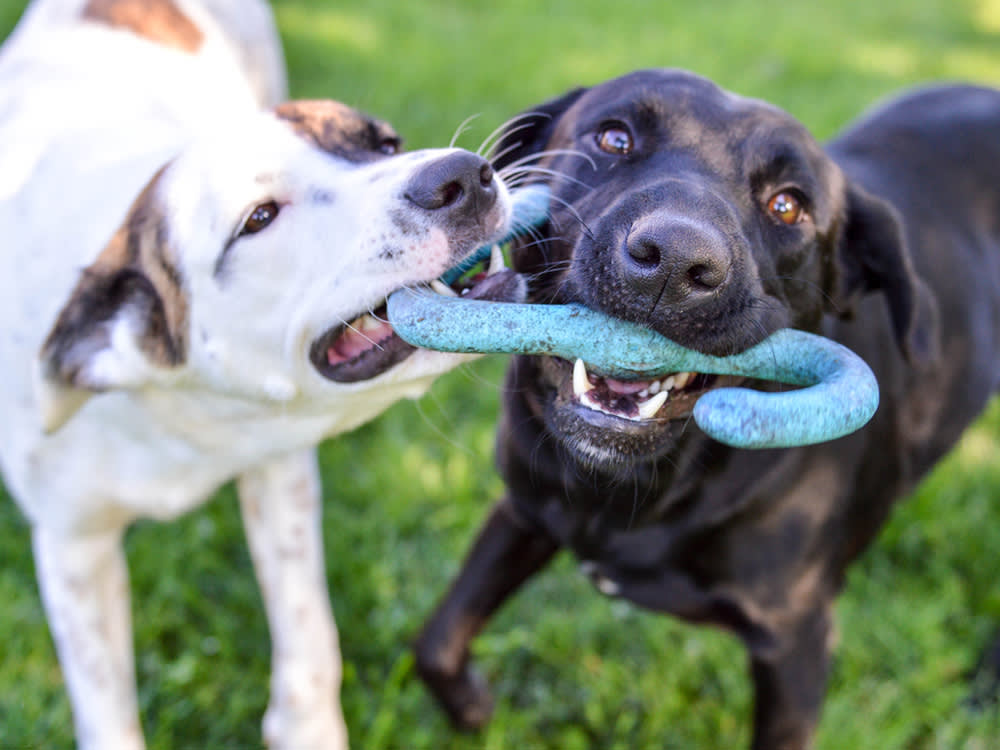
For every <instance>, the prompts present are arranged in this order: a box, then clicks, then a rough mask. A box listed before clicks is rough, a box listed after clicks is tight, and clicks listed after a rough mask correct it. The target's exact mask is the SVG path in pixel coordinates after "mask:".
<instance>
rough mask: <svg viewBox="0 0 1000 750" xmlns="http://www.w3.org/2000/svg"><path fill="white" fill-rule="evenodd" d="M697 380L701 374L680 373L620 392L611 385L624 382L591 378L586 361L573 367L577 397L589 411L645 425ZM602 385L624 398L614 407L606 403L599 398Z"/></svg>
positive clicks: (574, 387)
mask: <svg viewBox="0 0 1000 750" xmlns="http://www.w3.org/2000/svg"><path fill="white" fill-rule="evenodd" d="M696 377H697V373H694V372H676V373H673V374H671V375H666V376H665V377H663V378H660V379H659V380H653V381H649V382H644V383H643V384H642V385H643V387H641V388H638V389H636V390H632V389H631V388H627V389H623V390H621V392H620V393H618V390H617V389H616V388H615V387H613V386H611V383H616V384H617V385H618V386H621V385H624V384H623V383H617V381H608V380H606V379H602V378H598V377H596V376H591V375H590V374H589V373H588V372H587V366H586V365H585V364H584V362H583V360H582V359H577V360H576V362H575V363H574V364H573V395H574V396H575V397H576V398H577V400H578V401H579V402H580V403H581V404H582V405H583V406H586V407H587V408H588V409H592V410H594V411H599V412H603V413H604V414H610V415H611V416H614V417H619V418H622V419H630V420H632V421H634V422H642V421H645V420H650V419H655V418H656V415H657V414H658V413H659V411H660V409H662V408H663V405H664V404H665V403H667V401H669V400H670V394H671V391H675V390H676V391H680V390H682V389H683V388H686V387H687V386H688V385H690V384H691V382H692V381H693V380H694V379H695V378H696ZM602 382H603V384H604V386H605V390H609V391H611V392H612V393H618V395H620V397H621V398H620V399H618V401H616V402H615V403H614V404H613V405H609V404H606V403H603V402H602V400H601V399H599V398H597V391H598V385H599V384H601V383H602Z"/></svg>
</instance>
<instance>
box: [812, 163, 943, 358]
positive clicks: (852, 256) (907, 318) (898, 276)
mask: <svg viewBox="0 0 1000 750" xmlns="http://www.w3.org/2000/svg"><path fill="white" fill-rule="evenodd" d="M836 256H837V257H836V258H835V259H834V265H835V268H836V270H835V271H834V276H835V280H834V284H833V291H832V293H831V303H832V306H833V312H836V313H840V314H841V315H843V316H844V317H848V316H849V315H850V314H851V312H852V311H853V308H854V305H855V304H856V302H857V299H858V297H860V296H861V295H863V294H865V293H868V292H875V291H881V292H883V293H884V294H885V298H886V302H887V304H888V305H889V316H890V319H891V320H892V328H893V332H894V333H895V336H896V342H897V343H898V344H899V348H900V350H901V351H902V353H903V355H904V356H905V357H906V359H907V361H909V362H910V363H911V364H913V365H923V364H926V363H929V362H931V361H933V360H934V359H936V358H937V356H938V351H939V346H938V320H937V318H938V313H937V305H936V304H935V302H934V299H933V297H932V296H931V294H930V291H929V290H928V288H927V286H926V285H925V284H924V282H923V281H922V280H921V279H920V278H919V277H918V276H917V274H916V271H915V270H914V268H913V260H912V258H911V256H910V251H909V247H908V245H907V242H906V235H905V233H904V230H903V224H902V221H901V220H900V218H899V214H898V212H897V211H896V209H895V208H894V207H893V206H892V205H891V204H890V203H889V202H888V201H886V200H883V199H882V198H879V197H878V196H875V195H873V194H871V193H869V192H867V191H866V190H864V189H863V188H862V187H860V186H858V185H856V184H853V183H848V187H847V206H846V215H845V219H844V224H843V230H842V232H841V236H840V240H839V243H838V244H837V247H836Z"/></svg>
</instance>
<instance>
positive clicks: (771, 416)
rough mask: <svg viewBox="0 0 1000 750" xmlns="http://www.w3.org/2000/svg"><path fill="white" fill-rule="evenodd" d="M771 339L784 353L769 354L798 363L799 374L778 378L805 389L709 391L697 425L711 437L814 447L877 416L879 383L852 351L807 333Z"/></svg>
mask: <svg viewBox="0 0 1000 750" xmlns="http://www.w3.org/2000/svg"><path fill="white" fill-rule="evenodd" d="M769 341H770V348H771V349H772V351H773V350H774V349H778V350H779V351H780V354H777V355H774V354H772V355H771V356H777V357H778V358H779V359H786V360H787V361H789V362H794V363H796V364H795V369H796V370H798V372H797V373H792V372H790V371H789V372H783V373H781V374H782V375H783V376H784V377H782V378H780V380H784V381H785V382H797V383H799V384H802V385H806V386H807V387H805V388H802V389H799V390H791V391H786V392H780V393H773V392H769V393H768V392H761V391H755V390H750V389H748V388H720V389H719V390H716V391H710V392H708V393H706V394H705V395H704V396H702V397H701V398H700V399H699V400H698V403H696V404H695V407H694V421H695V422H696V423H697V424H698V426H699V427H700V428H701V429H702V431H704V432H705V434H707V435H708V436H709V437H712V438H714V439H715V440H718V441H719V442H721V443H725V444H726V445H731V446H733V447H735V448H789V447H792V446H797V445H812V444H814V443H822V442H826V441H828V440H835V439H836V438H839V437H843V436H845V435H849V434H850V433H852V432H855V431H856V430H859V429H861V428H862V427H864V426H865V425H866V424H867V423H868V421H869V420H870V419H871V418H872V417H873V416H874V415H875V411H876V410H877V409H878V404H879V390H878V382H877V381H876V379H875V375H874V373H873V372H872V371H871V368H869V367H868V365H867V364H866V363H865V362H864V360H862V359H861V358H860V357H858V356H857V355H856V354H855V353H854V352H852V351H851V350H849V349H847V348H846V347H844V346H841V345H840V344H838V343H837V342H835V341H831V340H830V339H826V338H823V337H822V336H815V335H813V334H809V333H805V332H804V331H792V330H784V331H778V332H777V333H775V334H773V335H772V337H771V339H770V340H769ZM765 343H766V342H765ZM760 346H761V345H758V347H755V348H759V347H760ZM751 351H752V350H751ZM798 375H804V376H805V377H803V378H801V379H799V378H798ZM809 381H812V382H809Z"/></svg>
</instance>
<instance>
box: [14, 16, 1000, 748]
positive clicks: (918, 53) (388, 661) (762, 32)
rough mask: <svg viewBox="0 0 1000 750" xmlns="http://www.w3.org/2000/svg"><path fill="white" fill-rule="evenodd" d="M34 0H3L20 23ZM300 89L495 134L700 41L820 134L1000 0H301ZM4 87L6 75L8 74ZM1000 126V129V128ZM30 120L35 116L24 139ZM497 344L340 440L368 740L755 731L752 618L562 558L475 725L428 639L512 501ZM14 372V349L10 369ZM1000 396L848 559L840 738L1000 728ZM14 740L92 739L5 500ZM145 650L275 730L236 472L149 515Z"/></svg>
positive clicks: (933, 71)
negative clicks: (997, 658)
mask: <svg viewBox="0 0 1000 750" xmlns="http://www.w3.org/2000/svg"><path fill="white" fill-rule="evenodd" d="M23 5H24V2H23V0H3V3H2V5H0V36H4V35H6V33H7V32H8V31H9V30H10V29H11V28H12V26H13V24H14V22H15V21H16V19H17V17H18V15H19V13H20V11H21V9H22V8H23ZM274 7H275V11H276V14H277V18H278V22H279V25H280V27H281V32H282V35H283V39H284V43H285V48H286V54H287V58H288V64H289V69H290V80H291V87H292V94H293V95H294V96H296V97H331V98H337V99H341V100H343V101H346V102H347V103H349V104H352V105H355V106H357V107H360V108H362V109H365V110H368V111H370V112H372V113H374V114H377V115H379V116H381V117H384V118H386V119H388V120H390V121H391V122H393V123H394V124H395V125H396V127H397V128H398V129H399V130H400V131H401V132H403V133H404V134H405V135H406V137H407V142H408V145H409V146H410V147H413V148H417V147H423V146H439V145H443V144H445V143H447V142H448V140H449V139H450V138H451V136H452V133H453V132H454V131H455V129H456V128H457V126H458V125H459V123H460V122H462V121H463V120H464V119H465V118H466V117H468V116H469V115H473V114H478V115H479V117H478V119H476V120H475V121H474V122H473V123H472V127H471V130H470V132H469V133H468V134H467V135H465V136H463V137H462V138H461V139H460V141H459V145H464V146H467V147H471V148H476V147H477V146H478V145H479V143H480V141H481V140H482V139H483V138H484V137H485V136H486V135H487V134H488V133H489V131H490V130H492V128H493V127H494V126H496V125H497V124H499V123H500V122H502V121H503V120H505V119H506V118H508V117H510V116H511V115H513V114H515V113H517V112H519V111H521V110H524V109H527V108H529V107H531V106H532V105H534V104H535V103H537V102H539V101H541V100H543V99H545V98H548V97H550V96H552V95H555V94H557V93H560V92H562V91H563V90H565V89H567V88H569V87H570V86H574V85H578V84H586V83H593V82H597V81H599V80H601V79H604V78H608V77H611V76H614V75H617V74H620V73H623V72H625V71H628V70H631V69H634V68H638V67H648V66H661V65H666V66H677V67H685V68H690V69H693V70H695V71H697V72H700V73H702V74H705V75H707V76H709V77H711V78H714V79H715V80H716V81H718V82H719V83H720V84H721V85H723V86H724V87H727V88H730V89H733V90H735V91H738V92H740V93H743V94H747V95H752V96H758V97H761V98H765V99H768V100H770V101H772V102H774V103H776V104H778V105H779V106H781V107H783V108H785V109H787V110H789V111H790V112H792V113H793V114H795V115H796V116H798V117H799V118H800V119H801V120H802V121H803V122H804V123H805V124H806V125H807V126H809V127H810V128H811V129H812V130H813V131H814V132H815V133H817V134H818V135H819V136H821V137H826V136H829V135H831V134H833V133H834V132H836V131H837V129H838V128H840V127H841V126H842V125H843V124H844V123H845V122H846V121H848V120H849V119H850V118H852V117H853V116H855V115H856V114H858V113H859V112H860V111H861V110H862V109H863V108H865V107H866V106H868V105H870V104H871V103H872V102H874V101H876V100H877V99H879V98H880V97H883V96H885V95H887V94H889V93H891V92H894V91H896V90H898V89H900V88H901V87H906V86H910V85H913V84H918V83H920V82H925V81H933V80H943V79H964V80H974V81H981V82H986V83H994V84H1000V0H911V2H908V3H873V2H871V1H870V0H832V1H830V2H827V3H824V4H823V5H822V6H818V4H814V3H760V2H756V1H755V0H733V1H731V2H723V1H722V0H706V1H705V2H701V3H693V2H680V1H679V0H664V1H662V2H658V3H651V2H642V1H641V0H618V2H615V3H609V2H606V0H604V1H598V0H558V1H556V2H537V1H529V0H512V1H511V2H505V3H495V2H485V1H484V0H466V1H465V2H457V1H452V2H445V1H444V0H426V1H424V2H408V3H406V2H391V1H390V0H381V1H379V0H362V1H360V2H355V3H352V4H350V6H347V4H346V3H342V2H334V0H275V2H274ZM2 96H3V93H2V92H0V101H2ZM998 137H1000V133H998ZM2 147H3V148H16V147H17V144H3V146H2ZM502 370H503V362H502V360H501V359H499V358H494V359H489V360H483V361H480V362H478V363H476V364H475V365H473V366H470V367H467V368H464V369H463V370H460V371H458V372H455V373H453V374H452V375H450V376H448V377H446V378H444V379H443V380H442V381H440V382H439V383H438V385H437V386H435V388H434V390H433V391H432V393H431V394H430V395H429V396H427V397H426V398H424V399H423V400H422V401H420V402H418V403H406V404H400V405H399V406H397V407H395V408H394V409H392V410H391V411H390V412H388V413H387V414H386V415H385V416H384V417H382V418H381V419H379V420H378V421H377V422H375V423H373V424H370V425H368V426H366V427H363V428H361V429H360V430H358V431H356V432H355V433H353V434H351V435H348V436H345V437H343V438H341V439H339V440H336V441H332V442H330V443H328V444H326V445H324V446H323V448H322V451H321V460H322V466H323V473H324V482H325V494H326V499H327V503H326V516H325V521H324V531H325V537H326V542H327V560H328V562H327V568H328V573H329V580H330V591H331V597H332V600H333V605H334V610H335V613H336V616H337V622H338V625H339V627H340V629H341V646H342V649H343V653H344V658H345V680H344V687H343V703H344V709H345V712H346V714H347V720H348V724H349V726H350V729H351V736H352V746H353V747H354V748H367V749H371V750H377V749H381V748H389V749H393V750H395V749H397V748H398V749H404V748H405V749H406V750H410V749H419V748H428V749H430V748H433V749H435V750H438V749H440V748H456V749H458V750H465V749H470V750H471V749H472V748H487V749H489V750H499V749H501V748H525V749H526V750H529V749H532V750H533V749H534V748H553V749H558V750H582V749H585V748H594V749H595V750H597V749H600V750H614V749H618V748H620V749H621V750H626V749H627V750H636V749H640V750H645V748H678V749H680V748H684V749H690V748H722V747H742V746H744V745H745V744H746V743H747V741H748V737H749V733H748V728H749V711H750V697H751V696H750V690H749V684H748V680H747V677H746V674H745V669H744V655H743V651H742V649H741V647H740V646H739V645H738V644H737V643H736V642H735V641H733V640H732V639H731V638H730V637H729V636H727V635H725V634H722V633H718V632H715V631H712V630H708V629H706V628H693V627H688V626H684V625H681V624H678V623H676V622H673V621H671V620H669V619H667V618H664V617H657V616H652V615H648V614H645V613H642V612H639V611H637V610H635V609H633V608H631V607H630V606H628V605H627V604H624V603H620V602H610V601H608V600H606V599H604V598H602V597H600V596H598V595H597V594H596V593H595V592H594V591H593V590H592V589H591V587H590V586H589V585H588V584H587V583H585V582H584V581H583V580H581V578H580V577H579V576H578V575H577V574H576V573H575V566H574V565H573V564H572V562H571V561H570V560H569V559H566V558H563V559H560V560H559V561H558V563H557V564H556V565H555V566H553V568H552V569H550V570H549V571H548V572H547V573H546V574H545V575H543V576H541V577H539V578H538V579H536V580H535V581H534V582H532V583H531V584H530V585H529V587H528V588H527V589H526V590H525V591H524V592H522V594H521V595H520V596H518V597H517V598H516V599H515V600H513V601H512V602H511V604H510V606H508V607H507V608H506V609H505V610H504V611H503V612H502V613H501V615H500V617H498V618H497V619H496V620H495V621H494V622H493V623H492V624H491V626H490V627H489V629H488V630H487V632H486V633H485V634H484V635H483V636H482V637H481V638H480V639H479V640H478V641H477V643H476V655H477V658H478V660H479V663H480V665H481V667H482V668H483V669H484V670H485V671H486V673H487V675H488V677H489V679H490V680H491V682H492V683H493V684H494V686H495V692H496V695H497V697H498V708H497V715H496V717H495V719H494V721H493V723H492V724H491V725H490V726H489V728H487V729H486V730H485V731H483V732H482V733H480V734H478V735H460V734H456V733H455V732H453V731H452V730H451V729H450V728H449V726H448V725H447V723H446V721H445V720H444V719H443V717H442V716H441V715H440V714H439V713H438V712H437V710H436V708H435V706H434V705H433V704H432V702H431V700H430V698H429V697H428V696H427V695H426V693H425V692H424V691H423V689H422V687H421V686H420V684H419V683H418V682H417V680H416V679H415V677H414V674H413V668H412V661H411V657H410V655H409V653H408V651H407V644H408V642H409V641H410V639H411V638H412V636H413V634H414V633H415V632H416V630H417V629H418V628H419V626H420V623H421V621H422V618H423V617H424V616H425V615H426V614H427V613H428V612H429V611H430V609H431V607H432V606H433V604H434V602H435V601H436V599H437V597H438V596H439V595H440V594H441V593H442V592H443V590H444V588H445V586H446V585H447V583H448V581H449V580H450V578H451V576H452V574H453V573H454V572H455V571H456V569H457V567H458V564H459V561H460V559H461V556H462V555H463V554H464V550H465V548H466V547H467V545H468V543H469V542H470V540H471V537H472V534H473V533H474V530H475V529H476V528H477V526H478V524H479V522H480V521H481V520H482V518H483V516H484V514H485V512H486V509H487V507H488V504H489V503H490V501H491V500H492V499H493V498H494V497H496V496H497V495H498V493H499V492H500V483H499V481H498V479H497V478H496V476H495V474H494V472H493V469H492V442H493V433H492V430H493V418H494V414H495V411H496V403H497V394H498V382H499V379H500V377H501V373H502ZM0 377H2V376H0ZM997 455H1000V405H994V407H993V408H992V409H991V410H990V412H989V413H988V414H987V416H986V417H985V418H984V419H983V420H981V422H980V423H979V424H978V425H977V426H976V427H975V428H974V429H973V430H972V431H971V432H970V433H969V435H968V436H967V438H966V439H965V440H964V442H963V443H962V444H961V445H960V446H959V447H958V448H957V449H956V451H955V452H954V454H953V455H952V456H951V457H950V458H949V459H948V460H947V461H946V462H945V463H944V464H943V465H942V466H941V467H940V469H939V470H938V471H937V472H936V473H935V474H934V475H933V476H932V477H931V478H930V480H929V481H928V482H926V483H925V485H924V487H923V488H922V489H921V490H920V491H919V492H918V493H917V495H916V496H915V497H914V498H912V499H910V500H909V501H908V502H907V503H905V504H903V505H901V506H900V507H899V509H898V511H897V512H896V513H895V515H894V517H893V519H892V521H891V523H890V525H889V526H888V527H887V528H886V530H885V533H884V534H883V535H882V537H881V538H880V541H879V543H878V544H877V546H875V547H874V548H873V549H871V550H870V551H869V552H868V553H867V554H866V555H865V557H864V558H863V560H862V561H861V562H860V564H859V565H857V566H856V567H855V568H854V570H853V572H852V575H851V576H850V580H849V585H848V588H847V592H846V594H845V596H844V597H843V598H842V599H841V602H840V605H839V607H838V620H839V624H840V631H841V645H840V648H839V651H838V656H837V660H836V663H835V666H834V670H833V677H832V680H831V686H830V695H829V700H828V703H827V706H826V711H825V714H824V717H823V721H822V725H821V728H820V735H819V739H818V747H819V748H820V749H821V750H834V749H837V750H839V749H840V748H843V749H845V750H860V749H865V748H878V749H879V750H894V749H899V750H930V749H931V748H935V749H937V748H940V749H942V750H952V749H953V748H962V749H964V750H985V749H986V748H996V747H1000V713H998V710H997V708H996V706H995V704H994V705H993V706H992V707H988V708H986V709H980V710H971V709H970V708H968V707H967V706H966V705H965V701H966V699H967V697H968V695H969V685H968V682H967V678H968V675H969V673H970V672H971V671H972V669H973V667H974V666H975V663H976V659H977V657H978V655H979V653H980V651H981V649H982V648H983V647H984V646H985V644H987V643H988V642H989V640H990V638H991V636H992V635H993V634H994V633H995V631H996V628H997V625H998V624H1000V585H998V583H1000V580H998V579H1000V500H998V498H997V495H998V489H1000V462H998V461H997V460H996V456H997ZM0 540H2V541H0V747H2V748H5V749H6V748H28V747H33V748H45V749H48V748H66V747H70V746H71V744H72V740H71V736H72V734H71V724H70V714H69V707H68V703H67V701H66V698H65V694H64V691H63V688H62V682H61V677H60V674H59V670H58V665H57V663H56V659H55V655H54V651H53V648H52V645H51V641H50V637H49V635H48V631H47V628H46V625H45V619H44V616H43V613H42V610H41V606H40V603H39V599H38V595H37V593H36V587H35V582H34V572H33V565H32V561H31V556H30V549H29V539H28V529H27V527H26V525H25V524H24V522H23V520H22V518H21V517H20V515H19V513H18V511H17V510H16V508H15V506H14V505H13V503H11V502H9V501H8V500H6V499H2V500H0ZM128 553H129V559H130V564H131V571H132V572H131V576H132V588H133V610H134V619H135V629H136V644H135V645H136V651H137V660H136V662H137V671H138V680H139V690H140V703H141V710H142V719H143V725H144V728H145V731H146V734H147V737H148V740H149V745H150V747H151V748H158V749H162V750H168V749H171V748H180V749H187V748H191V749H194V748H254V747H259V746H260V740H259V736H260V730H259V726H260V718H261V714H262V712H263V710H264V707H265V705H266V701H267V689H268V663H269V645H268V638H267V631H266V624H265V619H264V614H263V611H262V609H261V603H260V599H259V596H258V593H257V590H256V586H255V583H254V580H253V576H252V573H251V569H250V563H249V559H248V556H247V552H246V548H245V544H244V541H243V535H242V530H241V526H240V522H239V518H238V515H237V507H236V502H235V498H234V495H233V492H232V489H231V488H226V489H224V490H223V491H222V492H221V493H220V494H219V497H218V498H216V499H215V500H214V501H213V502H212V503H210V504H209V505H207V506H205V507H204V508H202V509H201V510H199V511H197V512H195V513H192V514H191V515H189V516H187V517H185V518H184V519H182V520H181V521H179V522H176V523H172V524H160V525H157V524H146V523H143V524H139V525H138V526H136V528H134V529H133V530H132V531H131V532H130V534H129V536H128Z"/></svg>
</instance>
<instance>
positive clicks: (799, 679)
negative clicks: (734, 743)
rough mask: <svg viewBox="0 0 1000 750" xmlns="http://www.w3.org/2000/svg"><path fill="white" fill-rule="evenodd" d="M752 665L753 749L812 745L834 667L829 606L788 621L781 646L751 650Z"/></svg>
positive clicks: (789, 749)
mask: <svg viewBox="0 0 1000 750" xmlns="http://www.w3.org/2000/svg"><path fill="white" fill-rule="evenodd" d="M769 651H770V650H769ZM750 665H751V667H750V668H751V672H752V674H753V683H754V693H755V694H754V732H753V734H754V737H753V750H806V749H807V748H809V747H812V738H813V734H814V733H815V731H816V725H817V723H818V722H819V714H820V708H821V706H822V704H823V698H824V696H825V694H826V681H827V674H828V672H829V667H830V615H829V611H828V609H827V608H826V607H821V608H819V609H817V610H814V611H813V612H811V613H808V614H806V615H805V616H803V617H801V618H799V619H798V620H797V621H795V622H793V623H790V624H789V626H788V628H786V629H785V631H784V632H783V634H782V636H781V637H780V642H779V646H778V648H777V649H775V650H774V651H773V652H770V653H768V652H764V653H757V654H755V653H751V657H750Z"/></svg>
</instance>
